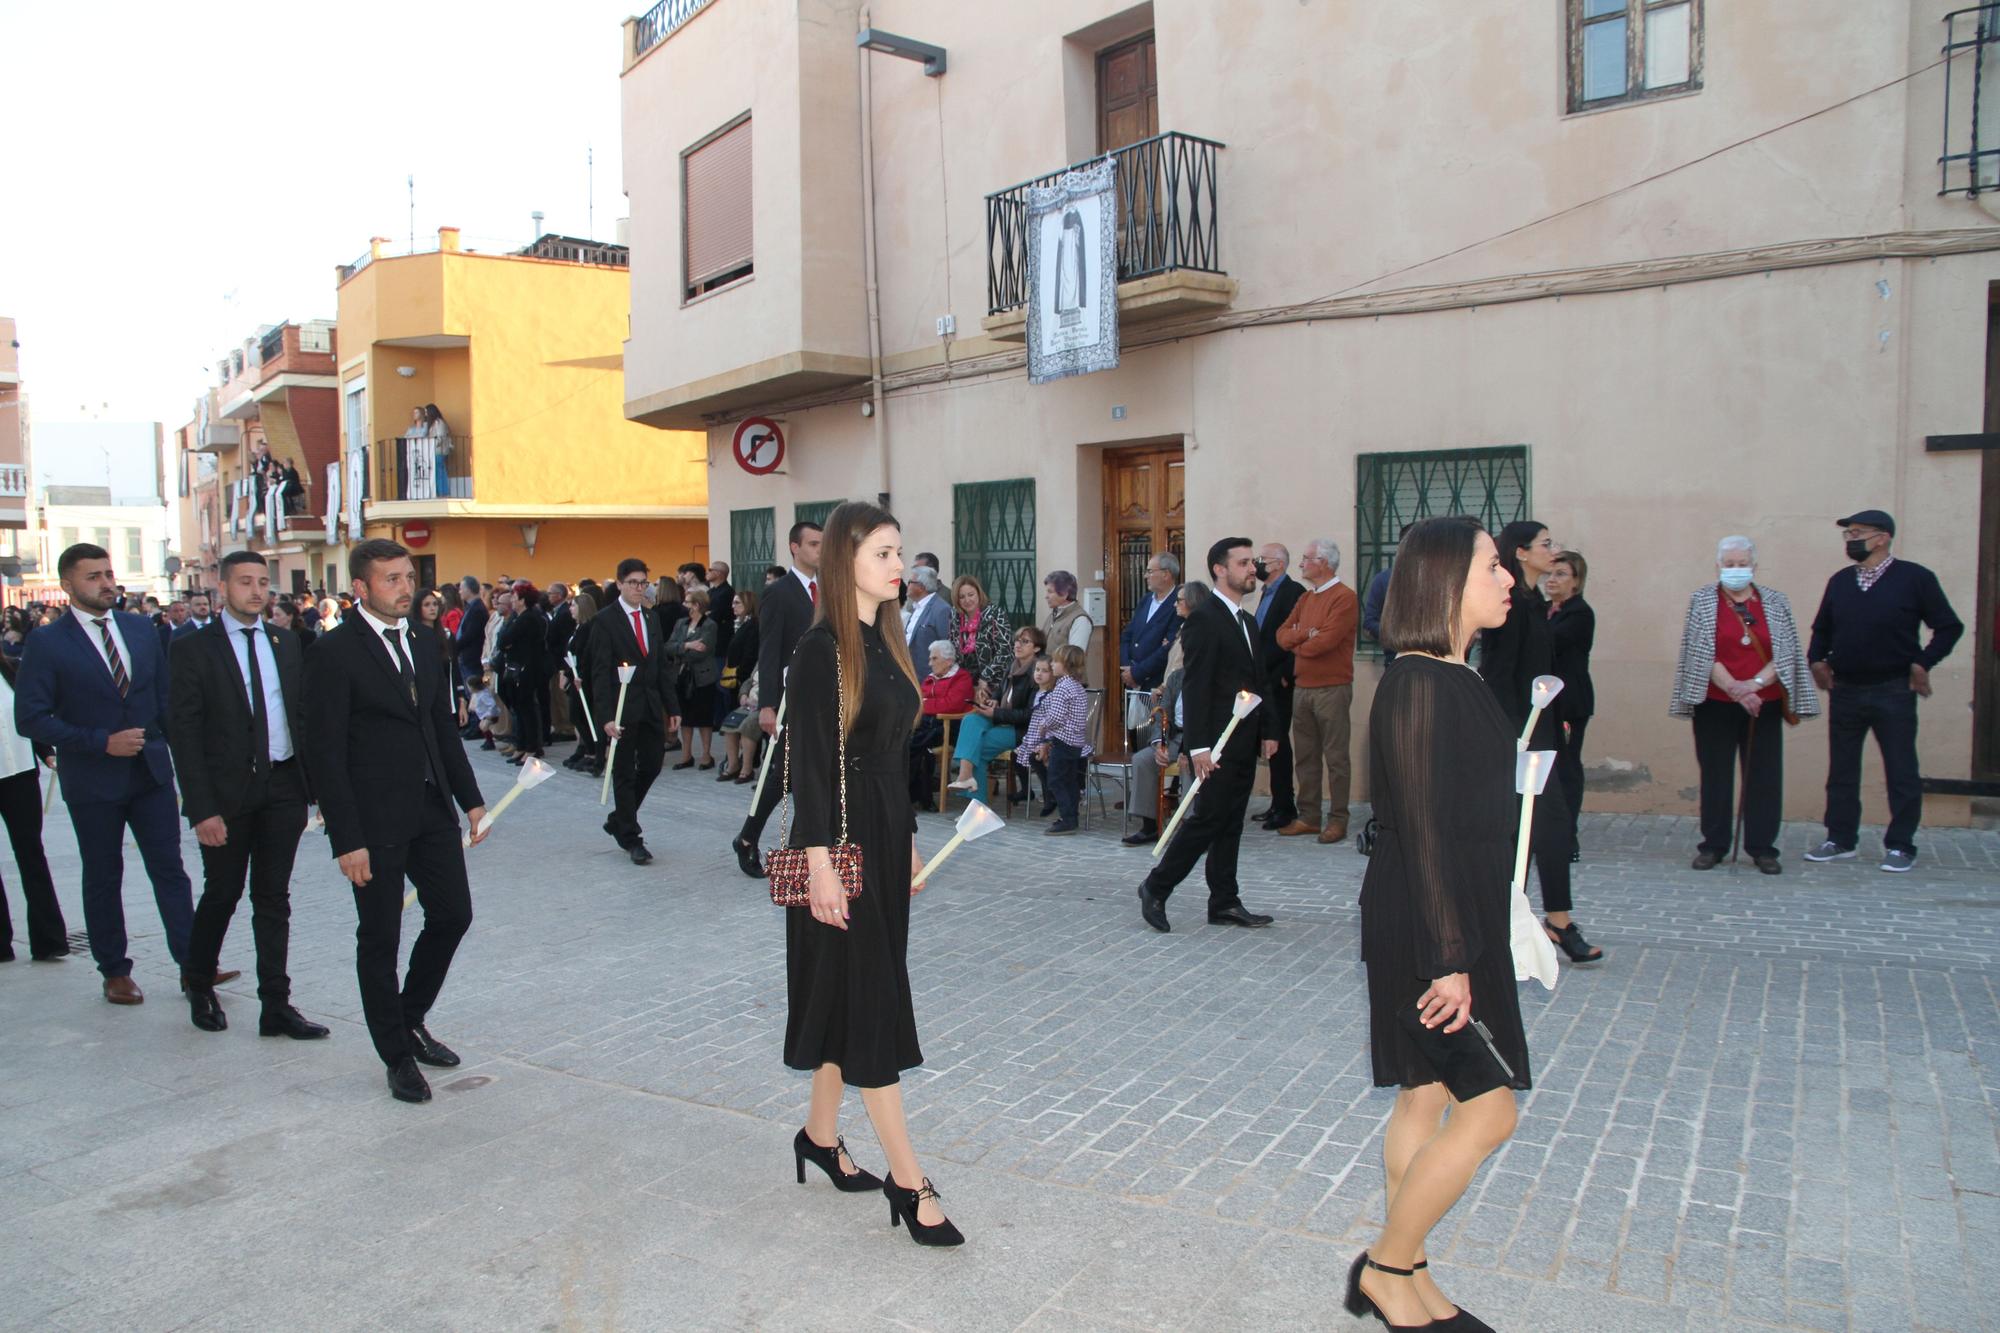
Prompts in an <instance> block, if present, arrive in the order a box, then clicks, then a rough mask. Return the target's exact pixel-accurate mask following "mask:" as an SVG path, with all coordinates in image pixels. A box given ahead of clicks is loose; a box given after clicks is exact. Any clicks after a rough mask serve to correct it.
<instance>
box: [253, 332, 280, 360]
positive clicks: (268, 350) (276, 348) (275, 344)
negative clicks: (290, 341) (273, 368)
mask: <svg viewBox="0 0 2000 1333" xmlns="http://www.w3.org/2000/svg"><path fill="white" fill-rule="evenodd" d="M284 354H285V326H284V325H282V324H280V325H279V326H278V327H277V328H275V329H272V330H271V331H270V332H269V333H267V334H265V335H264V339H263V341H262V342H260V343H258V344H257V364H258V365H260V366H268V365H270V364H271V363H272V362H273V361H276V360H277V359H278V358H279V357H281V356H283V355H284Z"/></svg>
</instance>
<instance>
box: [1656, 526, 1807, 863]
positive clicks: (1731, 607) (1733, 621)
mask: <svg viewBox="0 0 2000 1333" xmlns="http://www.w3.org/2000/svg"><path fill="white" fill-rule="evenodd" d="M1715 573H1716V581H1715V582H1714V583H1704V584H1703V585H1702V586H1701V587H1699V588H1696V589H1695V590H1694V593H1693V595H1692V596H1690V597H1689V598H1688V613H1687V623H1686V626H1685V628H1683V629H1682V631H1681V655H1680V665H1679V666H1678V667H1677V668H1676V669H1675V671H1674V697H1673V700H1672V702H1671V703H1670V704H1669V705H1668V708H1667V711H1668V712H1669V713H1671V714H1672V715H1673V716H1675V717H1685V718H1690V719H1692V720H1693V722H1694V757H1695V763H1696V765H1697V766H1698V767H1699V768H1700V769H1701V846H1700V847H1698V848H1697V849H1696V850H1695V855H1694V868H1695V869H1696V870H1710V869H1713V868H1714V867H1715V864H1716V863H1717V862H1718V861H1720V860H1721V859H1722V858H1723V857H1725V856H1727V855H1729V853H1730V850H1731V849H1732V848H1733V847H1734V846H1735V844H1736V824H1737V822H1738V820H1739V818H1740V821H1741V823H1742V825H1743V850H1744V851H1746V852H1748V853H1750V859H1751V860H1753V861H1755V862H1756V863H1757V869H1759V870H1761V871H1763V872H1764V873H1765V874H1767V875H1777V874H1782V873H1783V872H1784V868H1785V867H1784V863H1783V862H1781V861H1780V860H1779V859H1778V846H1777V844H1778V822H1779V819H1780V816H1781V813H1782V811H1783V809H1784V796H1785V732H1784V728H1785V727H1786V726H1787V725H1789V726H1797V725H1798V723H1799V720H1800V719H1801V718H1808V717H1818V716H1819V692H1818V691H1817V690H1815V689H1814V688H1813V680H1812V672H1811V670H1810V669H1809V668H1808V667H1807V665H1806V654H1805V645H1804V644H1803V643H1802V642H1801V641H1800V639H1799V631H1798V626H1797V624H1796V623H1794V621H1793V620H1792V604H1791V601H1790V600H1789V599H1787V598H1786V596H1785V594H1783V593H1781V592H1779V591H1778V590H1777V589H1776V588H1767V587H1764V586H1763V585H1761V584H1759V583H1758V582H1757V581H1756V580H1757V547H1756V544H1755V543H1754V542H1752V541H1751V540H1750V539H1749V538H1748V537H1724V538H1723V539H1722V540H1721V542H1719V543H1718V544H1717V545H1716V548H1715ZM1739 752H1740V753H1741V754H1742V756H1743V757H1742V761H1741V762H1742V766H1743V773H1744V778H1743V800H1742V804H1741V805H1740V806H1738V805H1737V804H1736V803H1735V786H1736V768H1737V763H1738V760H1737V755H1738V753H1739Z"/></svg>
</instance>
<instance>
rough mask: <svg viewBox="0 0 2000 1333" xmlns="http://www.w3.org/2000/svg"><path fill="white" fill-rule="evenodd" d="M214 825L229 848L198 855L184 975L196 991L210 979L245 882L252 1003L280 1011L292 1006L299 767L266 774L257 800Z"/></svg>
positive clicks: (301, 792) (302, 800)
mask: <svg viewBox="0 0 2000 1333" xmlns="http://www.w3.org/2000/svg"><path fill="white" fill-rule="evenodd" d="M222 823H223V828H224V829H226V830H227V831H228V834H229V840H228V841H227V842H225V843H223V844H222V846H220V847H203V848H202V849H201V872H202V884H201V901H199V902H197V903H196V904H195V905H194V929H193V930H192V931H190V932H189V935H188V956H187V968H186V972H187V975H188V976H189V977H190V978H198V979H201V981H202V984H204V985H206V984H208V981H207V979H208V978H211V977H213V976H214V975H215V969H216V967H217V965H218V964H219V963H220V961H221V959H222V941H223V937H224V936H226V935H227V934H228V933H229V920H230V918H231V917H232V916H234V915H235V914H236V904H237V903H238V902H240V901H241V900H242V898H243V882H244V879H245V878H246V876H247V877H248V879H249V882H250V932H251V935H252V936H253V937H254V938H255V940H256V942H257V998H258V999H259V1000H261V1001H263V1004H264V1007H265V1008H266V1009H278V1008H282V1007H283V1006H285V1005H287V1004H290V1003H291V1001H292V979H291V977H289V976H287V975H286V973H285V960H286V955H287V953H288V951H289V950H290V947H291V935H292V862H293V860H294V859H295V858H296V857H297V856H298V852H299V835H300V834H302V833H304V832H305V828H306V784H305V778H304V776H303V775H302V774H301V773H300V772H299V761H298V760H296V759H288V760H286V761H285V762H284V763H282V764H278V765H276V766H275V767H273V768H272V769H271V776H270V780H269V781H267V782H266V783H265V784H264V795H263V797H262V799H261V800H259V801H258V802H257V803H256V804H255V805H253V806H251V807H250V808H249V809H247V810H245V811H243V812H242V813H241V814H238V815H236V816H235V817H233V818H230V819H225V820H223V822H222Z"/></svg>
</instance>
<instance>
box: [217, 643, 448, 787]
mask: <svg viewBox="0 0 2000 1333" xmlns="http://www.w3.org/2000/svg"><path fill="white" fill-rule="evenodd" d="M222 627H223V628H224V629H225V630H227V631H229V649H230V651H231V652H232V653H234V654H235V657H236V670H237V671H238V672H239V673H241V675H242V677H243V694H244V697H245V699H246V700H248V701H249V703H250V711H251V712H252V713H253V714H254V713H255V712H256V711H257V703H256V700H254V699H250V698H249V695H250V653H251V652H252V651H253V650H252V648H251V645H252V644H255V645H256V648H255V650H254V651H255V652H256V654H257V679H258V683H259V684H261V685H262V686H263V688H264V718H265V722H266V724H267V726H268V728H269V731H270V740H271V762H272V763H274V764H282V763H284V762H285V761H286V760H287V759H290V758H291V757H292V724H291V719H290V718H289V717H288V716H286V713H285V690H284V685H283V682H281V681H280V680H279V679H278V652H277V649H275V648H273V647H272V646H271V635H272V634H274V633H275V632H276V631H274V630H270V629H266V628H265V627H264V626H263V625H262V624H261V623H259V622H257V621H255V620H253V621H251V622H249V624H247V625H246V624H244V622H242V621H240V620H238V619H237V618H236V616H235V615H234V613H232V612H228V611H225V612H223V613H222ZM246 629H249V630H251V631H253V632H252V633H250V634H247V635H246V634H245V633H244V632H243V631H244V630H246ZM411 669H412V670H414V669H415V664H414V663H412V668H411Z"/></svg>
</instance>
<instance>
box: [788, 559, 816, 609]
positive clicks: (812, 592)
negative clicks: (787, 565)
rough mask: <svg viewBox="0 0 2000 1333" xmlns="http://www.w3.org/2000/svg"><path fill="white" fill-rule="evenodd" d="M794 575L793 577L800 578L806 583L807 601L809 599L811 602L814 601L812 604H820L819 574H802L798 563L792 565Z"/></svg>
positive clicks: (799, 579)
mask: <svg viewBox="0 0 2000 1333" xmlns="http://www.w3.org/2000/svg"><path fill="white" fill-rule="evenodd" d="M792 577H793V578H795V579H797V580H798V581H799V582H800V583H803V584H805V585H806V600H807V601H809V602H811V603H812V604H813V605H814V606H818V605H819V575H817V574H801V573H800V572H799V567H798V566H797V565H793V566H792Z"/></svg>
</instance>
